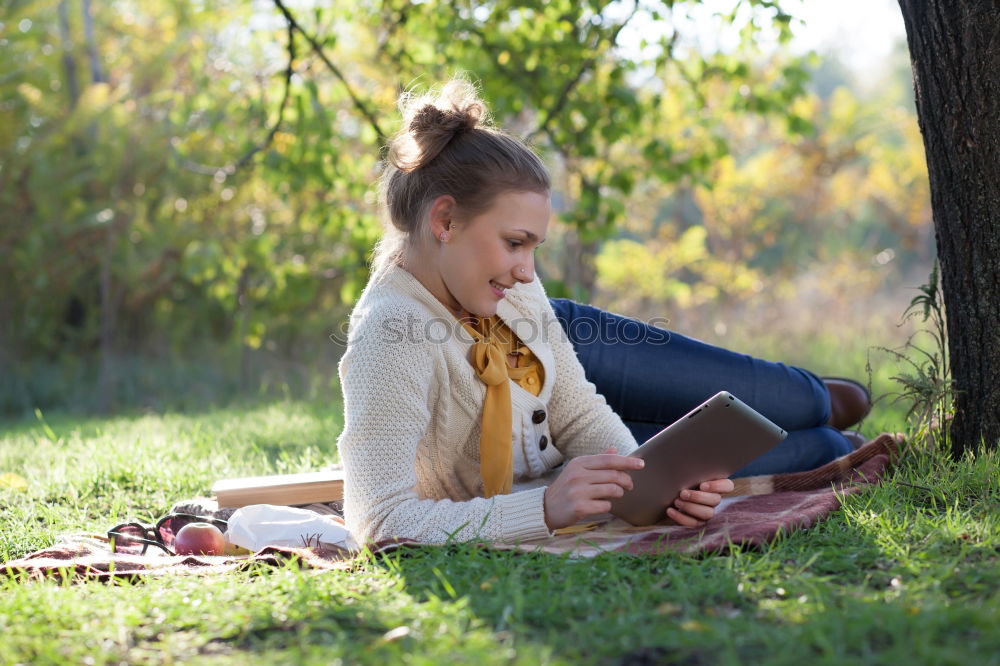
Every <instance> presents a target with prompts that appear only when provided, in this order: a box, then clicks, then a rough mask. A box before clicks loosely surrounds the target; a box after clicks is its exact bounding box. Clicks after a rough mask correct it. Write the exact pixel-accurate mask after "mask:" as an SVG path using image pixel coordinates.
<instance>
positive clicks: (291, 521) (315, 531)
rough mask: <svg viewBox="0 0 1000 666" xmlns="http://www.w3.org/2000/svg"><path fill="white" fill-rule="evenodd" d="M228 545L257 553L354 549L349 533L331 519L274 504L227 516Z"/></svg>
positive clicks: (335, 520) (306, 510) (311, 512)
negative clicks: (271, 549)
mask: <svg viewBox="0 0 1000 666" xmlns="http://www.w3.org/2000/svg"><path fill="white" fill-rule="evenodd" d="M228 522H229V529H227V530H226V538H227V539H228V540H229V542H230V543H232V544H234V545H236V546H240V547H241V548H247V549H249V550H252V551H253V552H257V551H258V550H260V549H261V548H264V547H265V546H295V547H302V546H305V545H307V544H308V545H317V542H318V543H319V544H322V545H331V544H332V545H335V546H340V547H341V548H349V549H351V550H355V549H357V547H358V544H357V542H355V540H354V538H353V537H352V536H351V533H350V532H349V531H348V530H347V528H346V527H344V525H343V523H341V522H339V521H338V520H337V519H336V518H334V517H332V516H322V515H320V514H318V513H316V512H315V511H310V510H308V509H299V508H296V507H293V506H279V505H276V504H251V505H249V506H245V507H243V508H241V509H237V510H236V512H235V513H233V515H232V516H230V517H229V521H228Z"/></svg>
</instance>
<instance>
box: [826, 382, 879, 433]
mask: <svg viewBox="0 0 1000 666" xmlns="http://www.w3.org/2000/svg"><path fill="white" fill-rule="evenodd" d="M822 379H823V383H824V384H826V388H827V390H828V391H829V392H830V421H829V424H830V425H831V426H833V427H834V428H836V429H837V430H847V429H848V428H850V427H851V426H852V425H854V424H855V423H858V422H859V421H861V419H863V418H865V416H867V415H868V412H869V411H871V408H872V397H871V394H869V393H868V389H866V388H865V387H864V386H863V385H861V384H859V383H858V382H856V381H854V380H853V379H844V378H842V377H823V378H822Z"/></svg>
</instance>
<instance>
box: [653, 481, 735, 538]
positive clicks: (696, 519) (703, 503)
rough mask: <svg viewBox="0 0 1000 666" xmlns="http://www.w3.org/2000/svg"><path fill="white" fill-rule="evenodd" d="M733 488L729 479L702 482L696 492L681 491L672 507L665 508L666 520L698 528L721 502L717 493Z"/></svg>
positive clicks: (708, 518)
mask: <svg viewBox="0 0 1000 666" xmlns="http://www.w3.org/2000/svg"><path fill="white" fill-rule="evenodd" d="M733 488H734V486H733V482H732V481H731V480H729V479H713V480H711V481H704V482H702V483H701V484H700V485H699V486H698V490H686V489H685V490H682V491H681V494H680V497H678V498H677V499H675V500H674V505H673V506H670V507H667V518H670V519H671V520H673V521H674V522H675V523H677V524H678V525H683V526H684V527H700V526H701V525H704V524H705V522H706V521H708V520H710V519H711V518H712V516H714V515H715V507H717V506H719V502H721V501H722V495H720V494H719V493H728V492H730V491H732V489H733Z"/></svg>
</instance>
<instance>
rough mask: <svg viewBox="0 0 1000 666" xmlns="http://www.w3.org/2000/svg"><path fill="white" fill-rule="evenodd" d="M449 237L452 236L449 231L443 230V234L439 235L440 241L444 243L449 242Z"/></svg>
mask: <svg viewBox="0 0 1000 666" xmlns="http://www.w3.org/2000/svg"><path fill="white" fill-rule="evenodd" d="M449 238H451V234H449V233H448V232H447V231H442V232H441V235H440V236H438V239H439V240H440V241H441V242H442V243H447V242H448V239H449Z"/></svg>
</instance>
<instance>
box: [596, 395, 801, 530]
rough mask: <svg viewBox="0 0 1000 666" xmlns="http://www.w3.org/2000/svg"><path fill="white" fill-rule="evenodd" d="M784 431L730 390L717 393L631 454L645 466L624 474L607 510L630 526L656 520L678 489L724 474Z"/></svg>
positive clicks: (771, 444) (782, 436)
mask: <svg viewBox="0 0 1000 666" xmlns="http://www.w3.org/2000/svg"><path fill="white" fill-rule="evenodd" d="M787 435H788V433H786V432H785V431H784V430H782V429H781V428H779V427H778V426H776V425H775V424H774V423H772V422H771V421H769V420H768V419H767V418H765V417H764V416H761V415H760V414H759V413H757V412H756V411H754V410H753V409H752V408H751V407H749V406H748V405H747V404H746V403H744V402H743V401H742V400H740V399H739V398H737V397H736V396H734V395H733V394H731V393H729V392H728V391H720V392H719V393H716V394H715V395H714V396H712V397H711V398H709V399H708V400H706V401H705V402H704V403H702V404H700V405H698V406H697V407H695V408H694V409H692V410H691V411H690V412H688V413H687V414H685V415H684V416H682V417H681V418H680V419H678V420H677V421H675V422H674V423H672V424H670V425H669V426H667V427H666V428H664V429H663V430H661V431H660V432H659V433H657V434H655V435H653V436H652V437H651V438H650V439H649V440H648V441H646V442H645V443H644V444H643V445H642V446H640V447H639V448H638V449H636V450H635V452H633V453H632V455H633V456H635V457H637V458H642V459H643V460H645V461H646V466H645V467H643V468H642V469H640V470H634V471H631V472H628V473H629V474H630V475H631V476H632V483H633V488H632V490H629V491H626V492H625V494H624V495H623V496H622V497H619V498H616V499H614V500H612V501H611V513H612V514H613V515H615V516H618V517H619V518H623V519H624V520H627V521H628V522H630V523H632V524H633V525H652V524H654V523H658V522H660V521H661V520H663V519H664V518H665V517H666V510H667V507H668V506H670V505H671V504H673V501H674V500H675V499H677V496H678V495H679V494H680V492H681V490H683V489H684V488H695V487H697V485H698V484H699V483H701V482H702V481H708V480H709V479H722V478H726V477H728V476H729V475H730V474H733V473H735V472H737V471H739V470H740V469H741V468H742V467H744V466H745V465H746V464H747V463H749V462H750V461H751V460H753V459H754V458H757V457H759V456H760V455H762V454H764V453H766V452H767V451H769V450H770V449H772V448H773V447H774V446H776V445H777V444H778V443H779V442H781V440H783V439H785V437H786V436H787Z"/></svg>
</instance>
